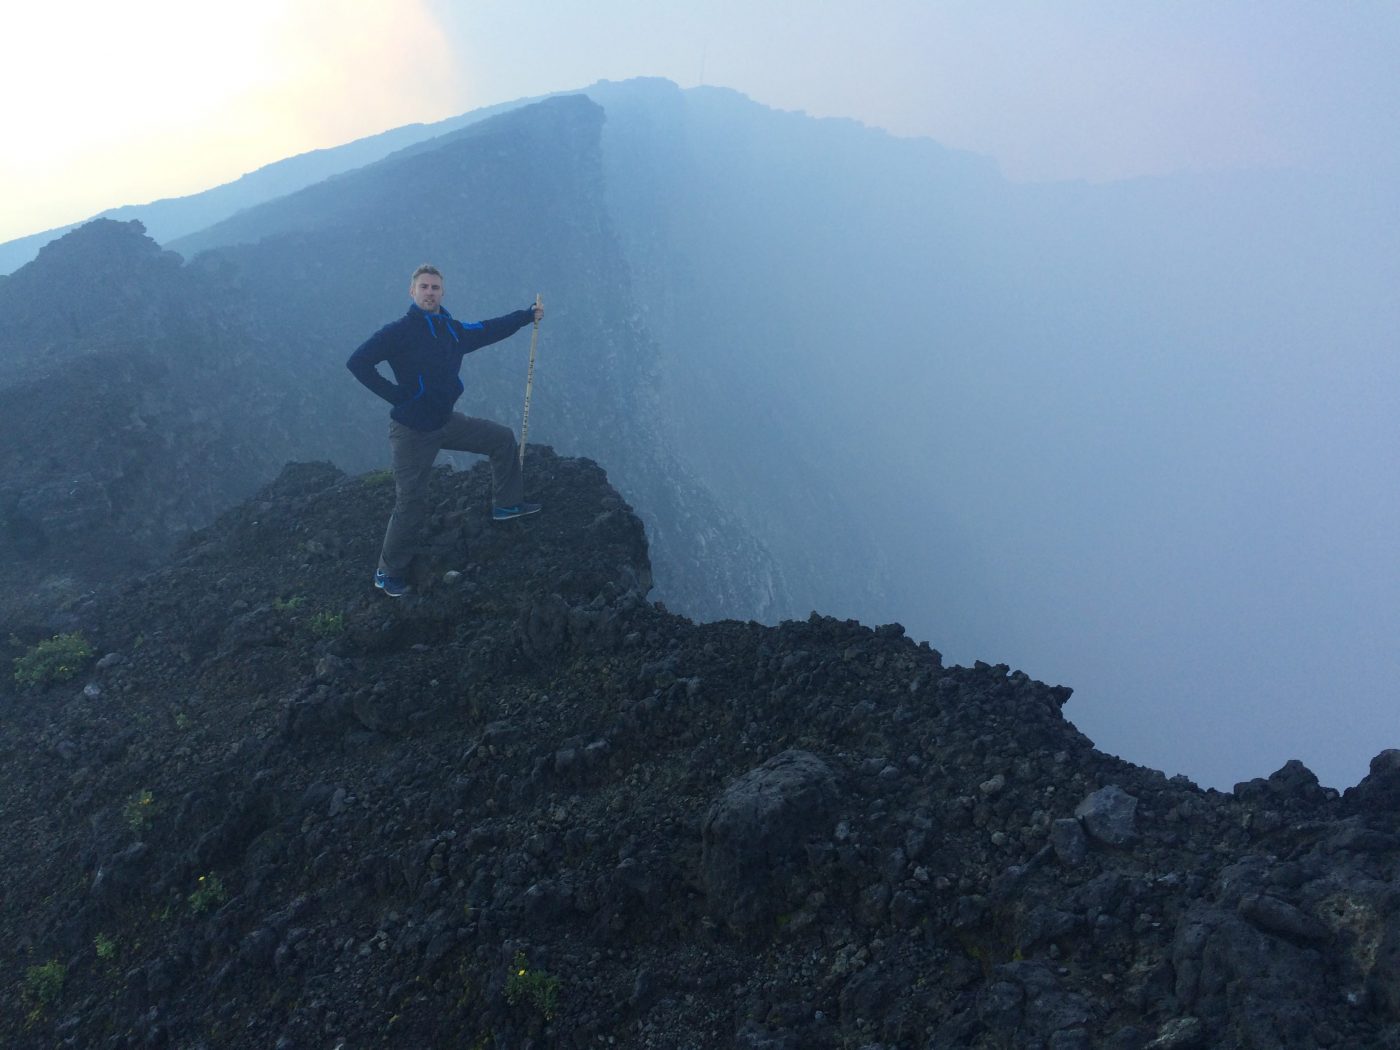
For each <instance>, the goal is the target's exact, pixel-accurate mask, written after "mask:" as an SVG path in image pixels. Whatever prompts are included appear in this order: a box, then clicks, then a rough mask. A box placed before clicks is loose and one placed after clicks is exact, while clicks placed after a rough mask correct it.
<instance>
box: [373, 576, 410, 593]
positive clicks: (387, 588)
mask: <svg viewBox="0 0 1400 1050" xmlns="http://www.w3.org/2000/svg"><path fill="white" fill-rule="evenodd" d="M374 585H375V586H376V587H378V588H379V589H380V590H381V591H383V592H384V593H385V594H387V595H388V596H389V597H390V598H402V597H403V596H404V595H405V594H407V593H408V592H409V590H410V588H409V586H408V581H407V580H403V579H400V578H399V577H397V576H385V575H384V570H383V569H376V570H375V573H374Z"/></svg>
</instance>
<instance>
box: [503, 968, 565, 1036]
mask: <svg viewBox="0 0 1400 1050" xmlns="http://www.w3.org/2000/svg"><path fill="white" fill-rule="evenodd" d="M506 1001H507V1002H509V1003H510V1005H511V1006H521V1005H524V1004H529V1005H530V1006H533V1007H534V1008H535V1009H536V1010H538V1011H539V1012H540V1013H541V1014H542V1015H543V1016H544V1019H545V1020H546V1021H552V1020H554V1015H555V1014H556V1013H557V1012H558V1010H559V978H558V977H555V976H554V975H553V974H551V973H549V972H547V971H545V970H532V969H530V964H529V962H528V960H526V958H525V953H524V952H516V953H515V963H514V965H512V966H511V970H510V976H509V977H507V978H506Z"/></svg>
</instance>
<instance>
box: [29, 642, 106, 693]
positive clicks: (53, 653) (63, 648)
mask: <svg viewBox="0 0 1400 1050" xmlns="http://www.w3.org/2000/svg"><path fill="white" fill-rule="evenodd" d="M91 657H92V649H91V648H90V647H89V646H88V643H87V639H86V638H84V637H83V636H82V635H81V634H79V633H78V632H77V631H74V632H73V633H72V634H56V635H54V636H53V637H52V638H47V639H45V640H44V641H42V642H40V643H39V644H38V645H36V646H34V647H33V648H32V649H30V650H29V652H27V653H25V654H24V655H23V656H19V657H16V658H15V681H16V682H18V683H19V684H20V685H47V684H48V683H49V682H66V681H68V679H70V678H72V677H73V676H74V675H75V674H77V673H78V672H79V671H80V670H81V669H82V666H83V664H85V663H86V662H87V661H88V660H89V659H90V658H91Z"/></svg>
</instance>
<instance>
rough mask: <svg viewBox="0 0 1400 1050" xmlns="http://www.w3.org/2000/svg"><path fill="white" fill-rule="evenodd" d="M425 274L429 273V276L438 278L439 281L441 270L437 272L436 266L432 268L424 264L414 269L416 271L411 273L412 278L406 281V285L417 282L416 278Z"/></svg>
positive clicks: (430, 265) (430, 264) (429, 264)
mask: <svg viewBox="0 0 1400 1050" xmlns="http://www.w3.org/2000/svg"><path fill="white" fill-rule="evenodd" d="M425 273H430V274H432V275H433V276H434V277H436V278H438V279H439V280H441V279H442V271H441V270H439V269H438V268H437V267H436V266H434V265H433V264H432V263H424V264H423V265H422V266H420V267H418V269H416V270H414V271H413V276H412V277H410V278H409V279H408V283H409V284H413V283H415V282H416V281H417V280H418V278H419V277H422V276H423V274H425Z"/></svg>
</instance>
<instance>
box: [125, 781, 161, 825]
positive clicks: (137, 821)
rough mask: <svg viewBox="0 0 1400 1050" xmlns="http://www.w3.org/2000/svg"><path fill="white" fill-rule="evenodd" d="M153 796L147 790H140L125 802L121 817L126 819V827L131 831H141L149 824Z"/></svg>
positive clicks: (153, 803)
mask: <svg viewBox="0 0 1400 1050" xmlns="http://www.w3.org/2000/svg"><path fill="white" fill-rule="evenodd" d="M155 801H156V800H155V796H154V795H152V794H151V792H150V789H149V788H142V789H141V790H140V791H138V792H136V794H134V795H132V796H131V797H130V798H129V799H127V800H126V804H125V805H124V806H122V816H123V817H124V818H125V819H126V826H127V827H129V828H130V829H131V830H132V831H142V830H144V829H145V828H146V827H147V826H148V825H149V824H150V823H151V814H152V813H153V812H154V810H153V809H152V808H151V807H152V806H154V805H155Z"/></svg>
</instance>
